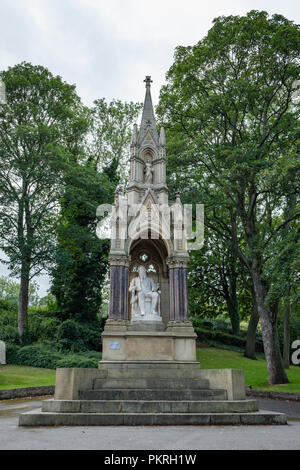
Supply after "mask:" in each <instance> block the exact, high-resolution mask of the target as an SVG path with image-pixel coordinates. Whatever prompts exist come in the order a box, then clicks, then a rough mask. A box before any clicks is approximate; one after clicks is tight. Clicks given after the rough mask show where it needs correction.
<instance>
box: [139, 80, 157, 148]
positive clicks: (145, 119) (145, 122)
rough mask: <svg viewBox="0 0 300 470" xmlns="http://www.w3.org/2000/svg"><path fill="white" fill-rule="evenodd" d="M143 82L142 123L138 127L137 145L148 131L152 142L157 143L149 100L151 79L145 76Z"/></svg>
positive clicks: (152, 111) (151, 105)
mask: <svg viewBox="0 0 300 470" xmlns="http://www.w3.org/2000/svg"><path fill="white" fill-rule="evenodd" d="M144 82H145V83H146V96H145V102H144V108H143V115H142V122H141V127H140V134H139V143H142V140H143V138H144V137H145V135H146V133H147V131H148V129H149V130H150V133H151V135H152V137H153V138H154V140H155V141H156V142H157V143H158V133H157V129H156V122H155V116H154V110H153V104H152V98H151V91H150V88H151V83H152V80H151V77H150V76H146V78H145V80H144Z"/></svg>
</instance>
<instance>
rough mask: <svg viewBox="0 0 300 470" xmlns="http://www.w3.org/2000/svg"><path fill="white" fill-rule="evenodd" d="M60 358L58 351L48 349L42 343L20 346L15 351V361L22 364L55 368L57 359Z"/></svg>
mask: <svg viewBox="0 0 300 470" xmlns="http://www.w3.org/2000/svg"><path fill="white" fill-rule="evenodd" d="M61 358H62V356H61V354H60V353H58V352H56V351H53V350H49V349H47V348H46V347H45V346H44V345H42V344H35V345H31V346H24V347H23V348H20V349H19V350H18V351H17V353H16V362H15V363H16V364H18V365H22V366H32V367H43V368H46V369H55V368H56V364H57V361H59V360H60V359H61Z"/></svg>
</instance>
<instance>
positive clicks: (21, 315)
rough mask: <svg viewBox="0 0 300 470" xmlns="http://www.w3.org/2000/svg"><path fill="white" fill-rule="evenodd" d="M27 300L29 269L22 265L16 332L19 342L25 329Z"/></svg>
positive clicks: (25, 264)
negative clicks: (17, 332)
mask: <svg viewBox="0 0 300 470" xmlns="http://www.w3.org/2000/svg"><path fill="white" fill-rule="evenodd" d="M28 299H29V267H28V265H27V263H24V265H23V266H22V269H21V281H20V294H19V307H18V331H19V337H20V342H22V338H23V337H24V334H25V333H26V329H27V312H28Z"/></svg>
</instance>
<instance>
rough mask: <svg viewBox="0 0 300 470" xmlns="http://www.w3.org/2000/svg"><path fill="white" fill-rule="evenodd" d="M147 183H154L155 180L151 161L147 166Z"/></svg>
mask: <svg viewBox="0 0 300 470" xmlns="http://www.w3.org/2000/svg"><path fill="white" fill-rule="evenodd" d="M144 172H145V183H152V178H153V168H152V163H151V162H150V160H147V163H146V164H145V170H144Z"/></svg>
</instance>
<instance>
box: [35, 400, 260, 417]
mask: <svg viewBox="0 0 300 470" xmlns="http://www.w3.org/2000/svg"><path fill="white" fill-rule="evenodd" d="M42 411H43V412H50V413H125V414H126V413H153V414H157V413H168V414H169V413H174V414H175V413H186V414H189V413H191V414H194V413H196V414H199V413H212V414H215V413H226V414H228V413H237V414H239V413H251V412H256V411H258V403H257V401H255V400H247V401H246V400H242V401H233V402H232V401H227V400H225V401H223V400H222V401H221V400H220V401H212V400H211V401H184V400H177V401H169V400H168V401H156V400H151V401H146V400H46V401H44V402H43V404H42Z"/></svg>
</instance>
